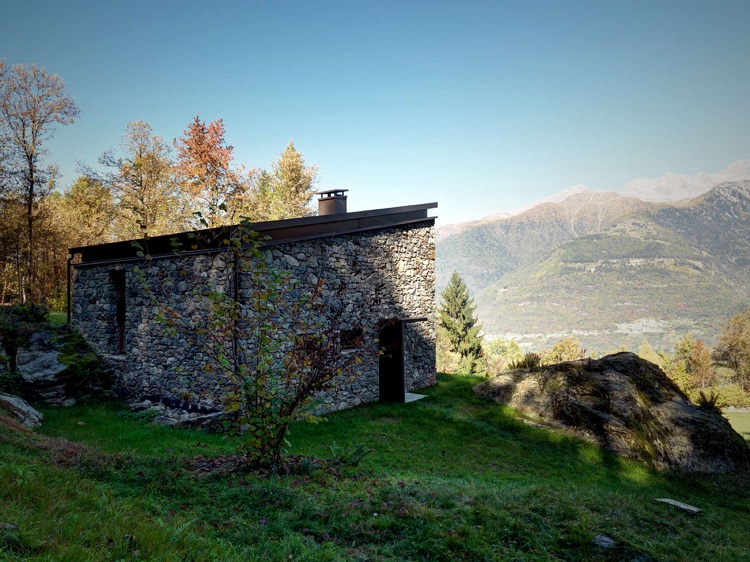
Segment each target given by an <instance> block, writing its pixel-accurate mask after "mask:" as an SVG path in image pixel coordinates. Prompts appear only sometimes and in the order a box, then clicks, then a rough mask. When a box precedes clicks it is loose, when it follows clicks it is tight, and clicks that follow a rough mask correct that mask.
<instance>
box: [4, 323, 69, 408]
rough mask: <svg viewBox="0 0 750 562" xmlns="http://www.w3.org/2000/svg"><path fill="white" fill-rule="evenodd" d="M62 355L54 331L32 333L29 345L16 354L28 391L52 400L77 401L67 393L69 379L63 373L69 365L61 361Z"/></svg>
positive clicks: (38, 396)
mask: <svg viewBox="0 0 750 562" xmlns="http://www.w3.org/2000/svg"><path fill="white" fill-rule="evenodd" d="M59 357H60V352H59V351H58V350H57V349H55V344H54V342H53V341H52V335H51V334H49V333H47V332H35V333H33V334H31V336H29V343H28V346H27V347H24V348H20V349H19V350H18V355H17V356H16V369H17V371H18V374H19V375H21V380H22V381H23V387H24V394H25V395H28V396H30V397H32V398H33V399H35V400H41V401H43V402H46V403H48V404H54V405H60V406H69V405H71V404H75V399H72V398H70V397H68V396H67V394H66V382H65V380H64V379H63V377H62V375H63V373H64V372H65V371H66V370H67V368H68V366H67V365H65V364H64V363H62V362H60V359H59Z"/></svg>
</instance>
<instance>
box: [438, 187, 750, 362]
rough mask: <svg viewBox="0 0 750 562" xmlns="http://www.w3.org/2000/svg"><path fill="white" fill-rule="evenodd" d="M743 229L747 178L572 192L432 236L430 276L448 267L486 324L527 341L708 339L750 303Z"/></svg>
mask: <svg viewBox="0 0 750 562" xmlns="http://www.w3.org/2000/svg"><path fill="white" fill-rule="evenodd" d="M749 230H750V181H749V180H744V181H734V182H727V183H723V184H721V185H719V186H716V187H714V188H713V189H711V191H709V192H708V193H705V194H703V195H700V196H698V197H696V198H694V199H691V200H688V201H680V202H677V203H653V202H645V201H641V200H639V199H635V198H626V197H622V196H620V195H618V194H616V193H613V192H610V193H606V192H580V193H576V194H574V195H572V196H569V197H567V198H566V199H564V200H563V201H561V202H559V203H544V204H542V205H538V206H536V207H533V208H532V209H529V210H527V211H525V212H523V213H520V214H518V215H515V216H512V217H507V218H503V219H499V220H496V221H484V222H482V223H480V224H477V225H473V226H471V227H469V228H467V229H465V230H464V231H462V232H459V233H457V234H454V235H451V236H448V237H447V238H444V239H441V240H439V241H438V244H437V255H438V261H437V277H438V285H439V288H442V286H443V284H444V283H445V280H446V279H447V276H448V275H450V272H451V271H453V270H454V269H455V270H456V271H458V272H459V273H461V275H462V276H463V277H464V279H465V280H466V282H467V283H468V285H469V287H470V288H471V289H472V290H473V291H474V292H475V295H476V301H477V304H478V312H479V314H480V319H481V321H482V322H484V325H485V329H486V331H487V332H488V333H490V334H495V335H503V336H505V337H514V338H515V339H518V340H519V341H521V342H522V343H526V344H529V345H531V346H533V347H536V348H538V347H541V346H544V345H549V343H551V342H552V341H554V340H555V339H558V338H559V337H562V336H564V335H568V334H571V333H574V334H578V335H579V338H580V339H581V340H582V342H583V343H584V345H586V346H587V347H588V348H589V349H590V350H598V351H604V350H608V349H613V348H615V347H618V346H619V345H621V344H625V345H628V346H629V347H631V348H637V346H638V345H639V344H640V342H641V341H642V340H643V338H644V337H647V338H648V339H649V341H651V343H653V344H655V345H657V346H662V347H671V346H672V345H673V344H674V342H675V341H677V340H678V339H680V338H681V337H682V336H683V335H684V334H685V333H688V332H690V333H692V334H693V335H694V336H695V337H703V338H705V339H707V340H709V341H712V340H713V339H714V338H715V337H716V335H717V333H718V330H719V329H720V327H721V323H722V322H723V320H724V319H725V318H726V317H727V316H728V315H730V314H733V313H734V312H736V311H737V310H739V309H740V308H741V307H742V306H743V305H746V304H748V303H749V302H750V241H748V231H749Z"/></svg>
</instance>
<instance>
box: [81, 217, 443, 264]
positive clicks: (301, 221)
mask: <svg viewBox="0 0 750 562" xmlns="http://www.w3.org/2000/svg"><path fill="white" fill-rule="evenodd" d="M437 206H438V204H437V203H423V204H420V205H408V206H404V207H390V208H387V209H373V210H370V211H357V212H354V213H340V214H335V215H323V216H315V217H303V218H298V219H284V220H277V221H265V222H256V223H252V224H251V225H250V228H251V229H252V230H254V231H256V232H257V233H258V234H259V235H260V238H261V239H263V238H266V237H268V238H269V239H268V240H266V241H265V242H264V244H265V245H275V244H282V243H289V242H296V241H299V240H312V239H315V238H327V237H331V236H337V235H341V234H351V233H354V232H364V231H368V230H378V229H382V228H388V227H391V226H399V225H406V224H412V223H416V222H423V221H433V222H434V220H435V218H436V217H428V216H427V210H428V209H434V208H436V207H437ZM237 228H238V225H233V226H223V227H217V228H208V229H203V230H194V231H189V232H178V233H175V234H165V235H162V236H154V237H153V238H148V239H143V238H140V239H133V240H124V241H122V242H110V243H107V244H96V245H93V246H81V247H77V248H70V249H69V250H68V251H69V253H70V254H71V256H73V255H75V254H80V256H81V262H80V263H77V264H73V265H74V266H77V267H81V266H85V265H95V264H98V263H111V262H115V263H117V262H123V261H131V260H139V259H143V258H142V257H139V256H138V252H139V251H141V248H143V249H144V250H145V251H146V252H147V253H148V254H149V255H150V256H151V257H152V258H154V259H155V258H167V257H173V256H175V255H176V254H175V248H179V253H180V255H185V254H191V253H211V252H218V251H221V250H222V248H224V249H226V240H227V238H228V236H229V235H230V234H231V232H232V231H233V230H236V229H237Z"/></svg>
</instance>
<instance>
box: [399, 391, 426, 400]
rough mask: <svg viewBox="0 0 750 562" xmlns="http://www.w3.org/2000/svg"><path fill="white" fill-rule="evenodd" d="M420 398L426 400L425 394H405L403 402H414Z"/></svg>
mask: <svg viewBox="0 0 750 562" xmlns="http://www.w3.org/2000/svg"><path fill="white" fill-rule="evenodd" d="M422 398H427V395H426V394H414V393H413V392H407V393H406V395H405V399H404V402H416V401H417V400H421V399H422Z"/></svg>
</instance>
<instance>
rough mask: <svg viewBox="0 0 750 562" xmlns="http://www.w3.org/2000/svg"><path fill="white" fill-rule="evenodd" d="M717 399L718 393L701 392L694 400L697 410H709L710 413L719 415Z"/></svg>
mask: <svg viewBox="0 0 750 562" xmlns="http://www.w3.org/2000/svg"><path fill="white" fill-rule="evenodd" d="M719 398H720V397H719V393H718V392H716V391H711V392H709V393H708V394H706V393H705V392H704V391H702V390H701V391H700V392H699V393H698V397H697V398H696V400H695V403H696V404H698V407H699V408H703V409H704V410H709V411H710V412H716V413H717V414H720V413H721V407H720V406H719V403H720V402H719Z"/></svg>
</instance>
